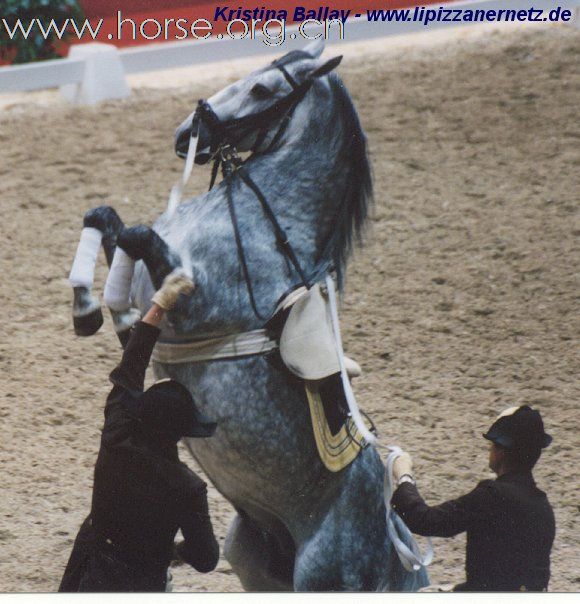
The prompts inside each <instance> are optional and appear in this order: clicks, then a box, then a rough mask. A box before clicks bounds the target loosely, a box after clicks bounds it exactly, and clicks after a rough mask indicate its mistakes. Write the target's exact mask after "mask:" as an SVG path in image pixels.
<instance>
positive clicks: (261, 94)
mask: <svg viewBox="0 0 580 604" xmlns="http://www.w3.org/2000/svg"><path fill="white" fill-rule="evenodd" d="M252 95H253V96H255V97H256V98H257V99H260V100H263V99H267V98H268V97H269V96H270V95H271V92H270V91H269V90H268V88H266V86H264V84H254V86H253V88H252Z"/></svg>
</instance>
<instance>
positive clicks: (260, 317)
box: [226, 182, 267, 322]
mask: <svg viewBox="0 0 580 604" xmlns="http://www.w3.org/2000/svg"><path fill="white" fill-rule="evenodd" d="M226 191H227V198H228V210H229V212H230V220H231V221H232V226H233V229H234V237H235V239H236V247H237V248H238V258H239V261H240V265H241V267H242V273H243V275H244V281H245V282H246V288H247V290H248V295H249V297H250V304H251V305H252V310H253V311H254V314H255V315H256V317H257V319H258V320H259V321H262V322H266V319H267V317H264V316H263V315H261V314H260V311H259V310H258V306H257V304H256V299H255V297H254V289H253V287H252V279H251V277H250V271H249V270H248V263H247V262H246V254H245V252H244V244H243V243H242V238H241V235H240V227H239V225H238V218H237V216H236V209H235V207H234V200H233V199H232V183H231V182H228V183H227V188H226Z"/></svg>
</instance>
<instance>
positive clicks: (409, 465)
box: [393, 453, 413, 484]
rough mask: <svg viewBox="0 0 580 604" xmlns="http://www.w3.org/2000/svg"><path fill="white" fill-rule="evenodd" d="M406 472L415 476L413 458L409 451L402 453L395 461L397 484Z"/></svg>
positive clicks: (394, 471) (394, 468)
mask: <svg viewBox="0 0 580 604" xmlns="http://www.w3.org/2000/svg"><path fill="white" fill-rule="evenodd" d="M405 474H408V475H409V476H411V477H413V460H412V459H411V456H410V455H409V454H408V453H402V454H401V455H400V456H399V457H397V459H395V463H393V478H394V479H395V484H399V480H401V477H402V476H404V475H405Z"/></svg>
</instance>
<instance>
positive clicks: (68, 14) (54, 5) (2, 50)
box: [0, 0, 84, 63]
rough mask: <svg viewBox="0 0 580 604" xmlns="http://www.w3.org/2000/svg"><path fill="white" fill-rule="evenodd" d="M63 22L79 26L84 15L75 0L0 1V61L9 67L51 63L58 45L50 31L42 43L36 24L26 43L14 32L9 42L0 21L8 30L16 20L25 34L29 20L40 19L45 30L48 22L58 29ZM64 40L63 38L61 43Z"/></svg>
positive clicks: (54, 35)
mask: <svg viewBox="0 0 580 604" xmlns="http://www.w3.org/2000/svg"><path fill="white" fill-rule="evenodd" d="M67 18H71V19H76V21H77V23H78V25H79V27H80V26H81V23H82V21H83V19H84V15H83V12H82V9H81V7H80V6H79V3H78V2H77V0H0V59H2V60H4V61H6V60H8V61H11V62H12V63H28V62H30V61H40V60H43V59H54V58H56V57H57V56H58V55H57V54H56V46H57V44H58V42H59V40H58V37H57V36H56V34H55V33H54V32H53V31H51V32H50V36H48V38H47V39H46V40H45V39H44V36H43V35H42V33H41V32H40V31H39V29H38V27H37V25H36V24H35V25H34V27H33V28H32V29H31V30H30V35H29V36H28V39H25V38H24V36H22V34H21V33H20V31H18V32H17V34H16V35H15V36H14V39H12V40H11V39H10V36H9V34H8V32H7V31H6V28H5V25H4V22H3V21H2V19H4V20H5V21H6V24H7V25H8V26H9V27H10V29H11V30H12V28H13V27H14V25H15V24H16V23H17V20H18V19H20V21H21V23H22V25H23V27H24V29H25V30H26V29H27V28H28V25H29V23H30V21H31V20H32V19H40V20H41V21H42V23H43V25H44V27H45V29H46V28H47V27H48V24H49V23H50V20H51V19H54V21H55V23H56V24H57V25H58V26H59V27H60V26H62V25H63V24H64V22H65V19H67ZM67 37H68V36H67V34H65V36H64V37H63V40H64V39H66V38H67ZM75 39H76V36H75Z"/></svg>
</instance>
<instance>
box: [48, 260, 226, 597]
mask: <svg viewBox="0 0 580 604" xmlns="http://www.w3.org/2000/svg"><path fill="white" fill-rule="evenodd" d="M192 288H193V284H192V283H191V281H190V280H189V279H187V278H186V277H185V276H184V275H183V273H180V272H179V271H174V272H173V273H171V274H170V275H169V276H168V277H167V278H166V279H165V281H164V283H163V286H162V288H161V289H160V290H159V291H158V292H157V293H156V294H155V296H154V297H153V306H152V307H151V309H150V310H149V312H148V313H147V314H146V315H145V317H144V318H143V320H142V321H140V322H138V323H137V324H136V325H135V326H134V327H133V330H132V334H131V337H130V339H129V342H128V343H127V346H126V348H125V351H124V353H123V358H122V360H121V363H120V364H119V366H118V367H117V368H116V369H115V370H114V371H113V372H112V373H111V376H110V379H111V381H112V382H113V389H112V391H111V393H110V395H109V397H108V399H107V404H106V407H105V425H104V428H103V433H102V437H101V448H100V451H99V456H98V459H97V464H96V467H95V476H94V486H93V499H92V507H91V513H90V515H89V516H88V518H87V519H86V520H85V522H84V523H83V525H82V526H81V529H80V531H79V534H78V536H77V538H76V541H75V544H74V547H73V551H72V554H71V557H70V559H69V562H68V565H67V567H66V570H65V572H64V576H63V578H62V582H61V585H60V588H59V591H66V592H71V591H82V592H93V591H115V592H121V591H124V592H127V591H130V592H134V591H139V592H144V591H164V590H165V588H166V580H167V570H168V567H169V564H170V562H171V560H172V558H174V557H175V556H177V557H180V558H181V559H182V560H184V561H185V562H187V563H188V564H190V565H191V566H193V567H194V568H195V569H197V570H198V571H200V572H204V573H205V572H209V571H211V570H213V569H214V568H215V567H216V565H217V562H218V555H219V549H218V544H217V541H216V539H215V537H214V534H213V529H212V525H211V521H210V517H209V513H208V505H207V489H206V484H205V482H203V481H202V480H201V479H200V478H198V477H197V476H196V475H195V474H194V473H193V472H192V471H191V470H190V469H189V468H188V467H187V466H186V465H185V464H183V463H181V462H180V461H179V458H178V455H177V441H178V440H179V439H180V438H181V437H183V436H190V437H209V436H211V435H212V434H213V433H214V431H215V428H216V424H215V423H213V422H210V421H209V420H208V419H207V418H205V417H204V416H203V415H202V414H201V413H200V412H199V411H198V410H197V408H196V406H195V403H194V401H193V399H192V397H191V394H190V393H189V391H188V390H187V389H186V388H185V387H184V386H182V385H181V384H179V383H177V382H175V381H172V380H163V381H161V382H158V383H156V384H154V385H153V386H151V388H149V389H148V390H147V391H145V392H143V387H144V380H145V371H146V369H147V365H148V364H149V360H150V358H151V353H152V351H153V347H154V345H155V342H156V340H157V337H158V335H159V333H160V330H159V329H158V327H157V326H158V325H159V323H160V322H161V319H162V317H163V315H164V312H165V310H169V309H171V308H172V307H173V306H174V304H175V303H176V301H177V299H178V297H179V295H180V294H181V293H187V292H188V291H191V289H192ZM178 529H181V531H182V534H183V537H184V541H182V542H181V543H180V544H179V545H178V546H177V547H176V548H175V549H174V538H175V535H176V533H177V530H178Z"/></svg>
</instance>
